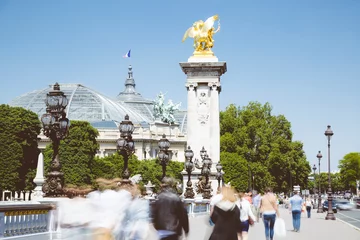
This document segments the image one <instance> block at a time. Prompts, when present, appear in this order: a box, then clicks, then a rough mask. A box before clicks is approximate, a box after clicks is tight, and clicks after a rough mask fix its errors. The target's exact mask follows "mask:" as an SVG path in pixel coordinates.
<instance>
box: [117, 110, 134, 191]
mask: <svg viewBox="0 0 360 240" xmlns="http://www.w3.org/2000/svg"><path fill="white" fill-rule="evenodd" d="M119 131H120V138H119V139H118V140H117V142H116V145H117V151H118V152H119V154H120V155H122V156H123V159H124V169H123V172H122V180H121V183H122V184H127V183H130V182H131V181H130V180H129V177H130V172H129V169H128V162H129V156H130V155H131V154H133V153H134V152H135V144H134V141H133V139H132V133H133V132H134V125H133V123H132V122H131V121H130V120H129V115H127V114H126V115H125V120H123V121H121V123H120V125H119Z"/></svg>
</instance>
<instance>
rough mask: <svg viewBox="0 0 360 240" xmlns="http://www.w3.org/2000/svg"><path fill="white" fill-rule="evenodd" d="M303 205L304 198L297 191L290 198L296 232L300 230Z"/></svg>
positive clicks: (290, 208) (290, 210)
mask: <svg viewBox="0 0 360 240" xmlns="http://www.w3.org/2000/svg"><path fill="white" fill-rule="evenodd" d="M302 207H303V199H302V198H301V197H300V196H299V193H298V192H297V191H295V192H294V196H292V197H291V198H290V207H289V212H290V213H292V219H293V227H294V230H293V231H294V232H299V231H300V218H301V209H302Z"/></svg>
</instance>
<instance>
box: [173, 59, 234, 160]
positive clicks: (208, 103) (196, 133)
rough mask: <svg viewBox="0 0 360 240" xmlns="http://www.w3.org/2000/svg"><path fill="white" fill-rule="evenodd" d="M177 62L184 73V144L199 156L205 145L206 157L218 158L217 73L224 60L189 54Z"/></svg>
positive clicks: (220, 71)
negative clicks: (185, 120) (186, 92)
mask: <svg viewBox="0 0 360 240" xmlns="http://www.w3.org/2000/svg"><path fill="white" fill-rule="evenodd" d="M180 66H181V68H182V70H183V72H184V73H185V74H186V75H187V82H186V87H187V89H188V112H187V144H188V146H191V149H192V150H193V151H194V158H200V150H201V148H202V146H204V147H205V149H206V150H207V151H208V154H209V157H210V158H211V159H213V161H214V162H217V161H219V159H220V122H219V92H220V77H221V75H222V74H224V73H225V72H226V70H227V69H226V62H218V60H217V58H216V57H213V58H200V57H198V58H197V57H191V58H189V61H188V62H183V63H180ZM195 86H196V87H195Z"/></svg>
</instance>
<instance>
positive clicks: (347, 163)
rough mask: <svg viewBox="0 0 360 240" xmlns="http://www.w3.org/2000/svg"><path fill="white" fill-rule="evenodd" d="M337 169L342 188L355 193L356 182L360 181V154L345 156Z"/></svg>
mask: <svg viewBox="0 0 360 240" xmlns="http://www.w3.org/2000/svg"><path fill="white" fill-rule="evenodd" d="M339 169H340V176H341V181H342V183H343V185H344V188H346V190H351V191H352V192H356V180H360V153H358V152H352V153H348V154H346V155H345V156H344V157H343V159H341V160H340V164H339ZM333 181H334V180H333Z"/></svg>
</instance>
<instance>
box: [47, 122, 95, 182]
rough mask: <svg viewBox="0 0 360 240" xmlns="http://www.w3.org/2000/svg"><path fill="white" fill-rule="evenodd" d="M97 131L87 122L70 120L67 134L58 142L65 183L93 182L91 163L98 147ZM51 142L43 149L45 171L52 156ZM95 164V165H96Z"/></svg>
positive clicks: (92, 163)
mask: <svg viewBox="0 0 360 240" xmlns="http://www.w3.org/2000/svg"><path fill="white" fill-rule="evenodd" d="M98 134H99V133H98V131H97V130H96V129H95V128H93V127H92V126H91V125H90V123H89V122H84V121H71V125H70V128H69V135H68V136H67V137H66V138H65V139H64V140H62V141H61V142H60V147H59V156H60V162H61V164H62V171H63V173H64V181H65V186H66V185H75V186H84V185H91V184H92V183H93V173H92V169H93V165H94V164H95V165H96V161H94V157H95V154H96V152H97V150H98V148H99V144H98V143H97V141H96V137H97V136H98ZM52 153H53V151H52V144H49V145H48V146H47V147H46V149H45V151H44V158H45V165H46V172H48V171H49V165H50V161H51V157H52ZM96 166H97V165H96Z"/></svg>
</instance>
